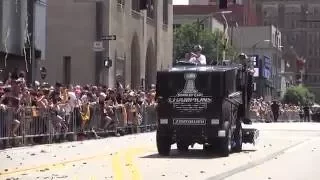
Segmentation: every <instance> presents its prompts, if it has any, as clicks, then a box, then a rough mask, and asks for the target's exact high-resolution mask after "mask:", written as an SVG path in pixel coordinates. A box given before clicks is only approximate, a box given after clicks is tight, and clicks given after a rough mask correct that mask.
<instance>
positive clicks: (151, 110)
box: [0, 72, 157, 140]
mask: <svg viewBox="0 0 320 180" xmlns="http://www.w3.org/2000/svg"><path fill="white" fill-rule="evenodd" d="M0 94H1V95H0V96H1V99H0V107H1V109H0V110H1V112H0V113H1V114H0V140H1V138H5V137H16V136H21V135H22V134H24V135H38V134H46V133H48V132H49V131H50V132H53V133H54V134H61V133H62V134H66V133H67V132H74V131H76V132H79V133H83V134H85V133H87V132H94V134H95V136H97V134H96V133H95V132H96V131H110V130H113V131H115V132H116V134H117V135H120V134H121V128H119V127H123V128H126V127H129V126H130V127H131V126H134V127H137V126H141V125H144V124H153V123H154V124H155V123H156V106H157V103H156V101H155V85H151V87H150V90H148V91H144V90H135V89H131V88H130V87H129V86H127V87H124V86H123V85H122V84H121V83H117V85H116V87H115V88H108V87H106V86H95V85H85V86H80V85H67V86H66V85H63V84H61V83H59V82H56V83H55V85H54V86H51V85H49V84H48V83H41V84H40V83H39V82H37V81H36V82H35V83H34V85H33V86H32V87H28V86H27V85H26V81H25V75H24V73H23V72H21V73H19V74H18V73H15V74H11V75H10V76H9V78H8V79H7V80H6V81H5V82H0Z"/></svg>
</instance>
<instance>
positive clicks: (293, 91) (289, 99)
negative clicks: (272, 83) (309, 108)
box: [283, 85, 315, 106]
mask: <svg viewBox="0 0 320 180" xmlns="http://www.w3.org/2000/svg"><path fill="white" fill-rule="evenodd" d="M314 99H315V96H314V94H312V93H311V92H310V91H309V90H308V88H306V87H304V86H302V85H299V86H294V87H290V88H288V89H287V91H286V93H285V94H284V96H283V102H284V103H287V104H295V105H302V106H305V105H311V104H313V103H314Z"/></svg>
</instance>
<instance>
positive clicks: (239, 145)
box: [234, 123, 242, 152]
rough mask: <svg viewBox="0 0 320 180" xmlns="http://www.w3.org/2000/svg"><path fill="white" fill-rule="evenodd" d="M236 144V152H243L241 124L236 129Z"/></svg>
mask: <svg viewBox="0 0 320 180" xmlns="http://www.w3.org/2000/svg"><path fill="white" fill-rule="evenodd" d="M234 142H235V146H234V151H235V152H241V151H242V126H241V123H239V124H238V125H237V127H236V129H235V132H234Z"/></svg>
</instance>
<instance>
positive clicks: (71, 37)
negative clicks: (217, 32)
mask: <svg viewBox="0 0 320 180" xmlns="http://www.w3.org/2000/svg"><path fill="white" fill-rule="evenodd" d="M143 2H146V1H143V0H131V1H124V0H117V1H109V0H104V1H100V2H93V1H88V0H75V1H69V0H59V1H56V0H49V2H48V18H47V21H48V27H47V28H48V44H47V45H48V46H47V47H48V51H47V60H46V63H45V65H46V66H47V67H48V68H47V69H48V81H49V82H54V81H56V80H59V81H62V82H63V83H65V84H69V83H71V84H94V83H95V84H105V85H108V86H110V87H113V86H114V85H115V82H116V80H119V81H122V82H123V83H125V84H128V85H131V87H133V88H139V87H141V86H144V87H146V86H149V85H150V84H152V83H156V82H155V81H156V71H157V70H159V69H162V68H168V67H170V66H171V65H172V21H173V19H172V17H173V14H172V10H173V7H172V1H171V0H162V1H160V0H152V1H148V3H147V4H143ZM113 35H115V36H116V39H113V40H103V37H112V36H113ZM95 42H96V43H95ZM100 42H102V46H103V49H101V47H100V45H99V44H101V43H100ZM93 44H96V46H97V44H98V45H99V47H95V49H93V46H94V45H93ZM97 48H98V49H97ZM99 49H100V50H99ZM97 50H99V51H97ZM107 59H110V60H111V62H112V66H111V67H109V68H108V67H105V62H107V61H106V60H107Z"/></svg>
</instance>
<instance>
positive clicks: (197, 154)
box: [140, 149, 256, 159]
mask: <svg viewBox="0 0 320 180" xmlns="http://www.w3.org/2000/svg"><path fill="white" fill-rule="evenodd" d="M255 151H256V150H254V149H246V150H243V151H241V154H242V153H245V154H247V153H251V152H255ZM235 154H239V153H231V154H230V156H232V155H235ZM140 158H147V159H148V158H150V159H219V158H223V157H222V156H221V155H220V154H219V153H216V152H207V151H204V150H202V149H189V151H188V152H179V151H178V150H177V149H172V150H171V152H170V156H160V155H159V154H158V153H153V154H149V155H146V156H142V157H140Z"/></svg>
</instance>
